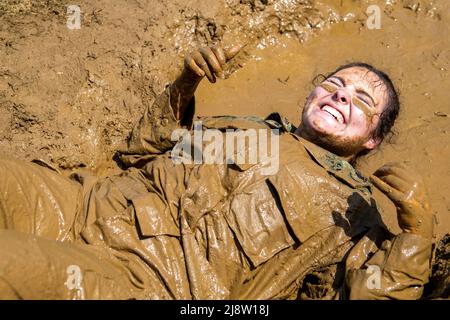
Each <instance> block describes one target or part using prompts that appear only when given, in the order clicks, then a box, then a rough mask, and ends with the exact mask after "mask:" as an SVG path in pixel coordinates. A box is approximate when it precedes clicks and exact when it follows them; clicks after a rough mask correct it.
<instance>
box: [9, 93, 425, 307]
mask: <svg viewBox="0 0 450 320" xmlns="http://www.w3.org/2000/svg"><path fill="white" fill-rule="evenodd" d="M169 101H170V97H169V91H168V89H166V91H164V92H163V93H162V94H161V95H160V96H159V97H158V98H157V99H156V100H155V102H154V103H153V105H151V106H149V107H148V108H147V110H146V111H145V113H144V115H143V117H142V118H141V119H140V121H139V123H138V124H137V126H136V127H135V128H134V129H133V131H132V134H131V137H130V140H129V143H128V148H127V150H125V151H122V152H121V153H120V158H121V160H122V162H123V163H124V164H125V165H126V166H127V169H126V170H125V171H124V172H123V173H121V174H119V175H115V176H111V177H107V178H104V179H96V178H95V177H92V176H87V175H81V174H76V175H73V176H72V177H71V180H69V179H66V178H64V177H63V176H61V175H59V174H58V173H57V172H54V171H51V170H49V169H48V168H44V167H40V166H38V165H36V164H25V163H22V162H17V161H11V160H6V159H3V160H1V161H0V171H1V172H2V173H1V174H2V177H7V178H5V179H4V180H3V181H2V182H1V183H2V185H1V186H0V192H1V194H0V196H1V198H0V204H1V207H0V228H1V229H15V230H2V231H0V256H1V257H2V259H0V292H4V293H3V297H23V298H63V299H68V298H87V299H103V298H116V299H131V298H134V299H297V298H304V299H308V298H322V299H333V298H345V299H348V298H351V299H366V298H367V299H371V298H381V299H383V298H399V299H416V298H419V297H420V296H421V294H422V291H423V285H424V284H425V283H426V282H427V280H428V277H429V273H430V259H431V253H432V243H431V241H429V240H427V239H425V238H422V237H420V236H418V235H414V234H409V233H401V234H399V235H396V236H394V235H392V234H391V233H389V232H388V231H387V228H386V227H385V226H384V224H383V222H382V219H381V216H380V211H379V210H378V208H377V206H376V203H375V200H374V199H373V197H372V194H371V192H372V190H371V188H372V186H371V184H370V183H369V182H368V181H367V179H365V178H364V177H362V176H361V175H360V174H359V173H358V172H357V171H356V170H355V169H354V168H353V167H352V166H351V165H350V164H349V163H348V162H347V161H345V160H343V159H341V158H339V157H337V156H336V155H334V154H332V153H330V152H328V151H326V150H324V149H322V148H320V147H318V146H317V145H314V144H312V143H310V142H308V141H306V140H304V139H302V138H299V137H298V136H296V135H294V134H293V131H294V129H295V128H294V127H293V126H292V125H290V124H289V123H288V122H287V121H284V120H282V119H281V117H280V116H279V115H278V114H272V115H271V116H269V117H268V118H267V119H260V118H256V117H229V116H226V117H208V118H202V124H203V127H204V128H205V129H206V128H215V129H218V130H221V131H225V130H226V129H229V128H239V129H244V130H245V129H250V128H252V129H264V128H265V129H270V128H272V129H273V128H276V129H279V130H280V135H279V147H280V166H279V170H278V172H277V173H276V174H274V175H270V176H265V175H263V174H262V173H261V165H260V164H254V165H248V164H247V165H241V164H215V165H207V164H175V163H174V162H173V161H172V159H171V158H170V152H169V151H170V150H171V149H172V148H173V146H174V143H175V142H173V141H171V140H170V137H171V134H172V132H173V130H175V129H177V128H180V127H190V126H191V125H192V120H193V114H194V101H191V103H190V106H189V107H188V113H187V116H186V117H185V118H184V119H183V121H181V122H179V121H176V119H175V117H174V115H173V112H172V109H171V106H170V102H169ZM5 181H6V182H5ZM19 191H20V192H19ZM15 192H18V193H19V194H20V197H22V199H20V197H19V196H16V193H15ZM12 194H14V196H11V195H12ZM18 231H22V232H23V233H20V232H18ZM55 240H58V241H55ZM72 265H75V266H76V267H77V268H79V271H81V273H80V274H81V280H80V279H79V283H78V285H75V286H74V285H73V283H72V285H68V284H70V282H69V283H68V281H67V279H68V277H69V276H70V275H71V274H70V273H69V274H68V272H69V271H68V269H67V268H68V267H69V266H72ZM369 266H372V267H371V268H373V266H376V268H375V269H371V270H372V271H373V270H375V271H376V270H380V272H381V273H380V278H379V280H380V282H379V285H380V286H379V287H375V288H374V287H373V286H371V285H368V283H370V279H369V277H371V275H373V273H372V274H371V273H370V272H367V271H368V270H367V268H368V267H369ZM17 270H21V272H18V271H17ZM75 283H76V281H75ZM375 283H376V282H375ZM74 287H75V289H74ZM2 288H3V290H2ZM0 295H2V294H1V293H0Z"/></svg>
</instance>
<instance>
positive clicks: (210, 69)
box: [170, 46, 241, 120]
mask: <svg viewBox="0 0 450 320" xmlns="http://www.w3.org/2000/svg"><path fill="white" fill-rule="evenodd" d="M240 49H241V47H240V46H233V47H231V48H229V49H222V48H221V47H217V46H214V47H204V48H201V49H200V50H195V51H193V52H191V53H190V54H188V55H187V56H186V57H185V59H184V68H183V71H182V72H181V74H180V75H179V76H178V78H177V79H176V80H175V81H174V83H173V84H172V85H171V86H170V97H171V99H170V103H171V105H172V108H173V112H174V114H175V117H176V118H177V119H178V120H180V119H182V117H183V115H184V112H185V110H186V108H187V106H188V105H189V102H190V101H191V99H192V97H193V96H194V92H195V90H196V89H197V86H198V84H199V83H200V81H201V80H202V79H203V77H205V76H206V77H207V78H208V80H209V82H211V83H215V82H216V78H217V77H218V78H220V79H224V78H225V68H226V63H227V61H229V60H230V59H232V58H233V57H234V56H235V55H236V54H237V53H238V52H239V50H240Z"/></svg>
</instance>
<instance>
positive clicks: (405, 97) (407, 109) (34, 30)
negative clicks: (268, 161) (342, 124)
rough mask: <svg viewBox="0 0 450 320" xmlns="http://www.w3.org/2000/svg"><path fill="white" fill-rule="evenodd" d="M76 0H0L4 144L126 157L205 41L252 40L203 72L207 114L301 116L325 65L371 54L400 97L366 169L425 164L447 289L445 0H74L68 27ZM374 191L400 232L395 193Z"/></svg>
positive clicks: (54, 156)
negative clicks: (75, 17)
mask: <svg viewBox="0 0 450 320" xmlns="http://www.w3.org/2000/svg"><path fill="white" fill-rule="evenodd" d="M69 4H74V3H73V1H71V2H70V3H69V2H67V1H56V0H51V1H41V0H36V1H18V0H8V1H2V2H0V61H1V63H0V150H1V152H2V153H4V154H8V155H11V156H14V157H17V158H21V159H26V160H32V159H35V158H39V159H43V160H45V161H47V162H49V163H51V164H53V165H54V166H55V167H58V168H60V169H61V170H63V171H64V172H65V173H67V174H69V173H70V172H71V171H73V170H74V169H80V168H86V169H87V170H94V171H95V172H97V174H98V175H106V174H109V173H112V172H116V171H118V170H119V168H118V167H117V166H116V164H115V162H114V161H113V160H112V157H113V154H114V151H115V150H117V148H120V147H121V146H123V144H124V142H125V141H126V138H127V136H128V134H129V132H130V130H131V128H132V126H133V125H134V123H135V122H136V120H138V118H139V117H140V115H141V114H142V112H143V110H144V108H145V106H147V105H148V104H150V103H152V101H153V100H154V98H155V96H156V95H157V94H158V93H160V92H161V91H162V90H163V88H164V86H165V84H167V83H169V82H170V81H172V80H174V78H175V77H176V75H177V73H178V72H179V71H180V68H181V64H182V57H183V56H184V55H185V54H186V53H187V52H188V51H189V50H192V49H193V48H195V47H198V46H201V45H206V44H212V43H218V42H221V43H222V44H224V45H225V46H226V45H231V44H246V47H245V49H244V50H243V52H242V54H240V55H239V56H237V57H236V59H235V63H234V65H233V69H235V70H236V72H234V73H233V74H232V75H231V76H230V77H229V79H227V80H226V81H221V80H219V81H218V82H217V83H216V84H214V85H212V84H210V83H207V81H203V83H202V84H201V85H200V87H199V90H198V93H197V113H198V115H223V114H234V115H249V114H252V115H260V116H266V115H267V114H269V113H270V112H273V111H277V112H280V113H282V114H283V115H285V116H286V117H287V118H288V119H289V120H290V121H292V122H293V123H294V124H298V122H299V120H298V119H299V117H300V114H301V109H302V106H303V103H304V101H305V99H306V97H307V95H308V93H309V91H310V90H311V89H312V88H313V84H312V79H313V78H314V77H315V76H316V75H318V74H321V73H327V72H329V71H332V70H334V69H335V68H336V67H338V66H339V65H341V64H344V63H347V62H351V61H363V62H368V63H370V64H373V65H374V66H376V67H378V68H380V69H382V70H384V71H386V72H387V73H388V74H389V75H390V76H391V78H392V79H393V81H394V83H395V84H396V85H397V87H398V89H399V91H400V99H401V103H402V109H401V112H400V116H399V120H398V121H397V124H396V126H395V134H394V135H393V137H392V138H391V139H390V141H387V142H386V143H384V145H383V146H382V148H381V149H380V150H379V151H377V152H375V153H373V154H371V155H369V156H367V157H366V158H364V159H361V160H360V162H359V165H358V166H359V169H361V170H362V172H363V173H365V174H367V175H369V174H371V173H372V172H373V171H375V170H376V169H377V168H379V167H380V166H381V165H383V164H384V163H386V162H392V161H401V162H404V163H405V164H406V165H407V166H409V167H411V168H412V169H413V170H414V171H416V172H420V173H422V174H423V176H424V180H425V182H426V185H427V187H428V191H429V194H430V199H431V205H432V207H433V210H434V211H435V212H436V213H437V217H438V227H437V238H438V239H441V242H440V244H439V246H438V250H437V252H436V256H437V258H438V260H437V263H436V264H435V266H434V270H433V271H434V273H433V278H432V281H431V284H430V286H429V287H428V288H429V291H430V292H429V294H430V296H433V293H432V292H434V294H436V292H439V293H440V296H445V295H447V296H448V295H449V292H448V291H445V290H448V289H445V286H443V285H442V284H445V283H447V287H448V282H449V280H448V279H449V268H450V267H449V264H448V261H449V257H448V254H449V253H448V247H449V243H450V241H449V238H448V236H447V237H444V235H445V234H446V233H450V198H449V197H448V194H449V191H450V180H449V179H448V178H449V176H450V165H449V161H448V158H449V156H450V147H449V144H448V142H449V132H450V104H449V103H448V98H449V93H448V88H450V79H449V69H450V38H449V37H448V36H447V35H448V34H449V32H450V2H449V1H446V0H440V1H439V0H435V1H432V0H423V1H419V0H412V1H410V0H386V1H381V0H380V1H351V0H349V1H333V0H326V1H325V0H323V1H313V0H303V1H299V0H297V1H296V0H277V1H275V0H264V1H263V0H241V1H239V0H227V1H225V0H221V1H214V2H211V1H178V0H174V1H168V0H161V1H152V0H148V1H144V0H134V1H119V0H114V1H107V0H98V1H81V0H79V1H76V4H77V5H79V6H80V8H81V15H82V20H81V29H80V30H69V29H68V28H67V27H66V20H67V16H66V8H67V5H69ZM370 4H377V5H379V7H380V8H381V11H382V15H381V28H380V29H378V30H376V29H373V30H369V29H368V27H367V15H366V13H365V11H366V9H367V7H368V6H369V5H370ZM376 196H377V197H378V199H379V201H380V204H381V206H382V207H383V209H384V211H385V214H386V216H385V217H384V218H385V220H386V223H387V225H388V226H389V227H390V229H391V230H392V231H393V232H399V228H398V225H397V222H396V221H397V220H396V215H395V208H394V206H393V205H392V204H391V203H390V202H389V201H388V199H387V198H386V197H385V196H384V195H382V194H381V193H380V192H376ZM431 291H432V292H431Z"/></svg>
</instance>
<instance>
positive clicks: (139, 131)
mask: <svg viewBox="0 0 450 320" xmlns="http://www.w3.org/2000/svg"><path fill="white" fill-rule="evenodd" d="M240 49H241V47H240V46H233V47H231V48H229V49H222V48H220V47H205V48H201V49H198V50H194V51H193V52H191V53H189V54H188V55H186V57H185V59H184V68H183V70H182V72H181V73H180V75H179V76H178V77H177V78H176V80H175V81H174V82H173V83H172V84H171V85H169V86H167V87H166V89H165V90H164V92H163V93H161V94H160V95H159V96H158V97H157V98H156V99H155V101H154V102H153V104H151V105H149V106H148V107H147V108H146V109H145V111H144V114H143V116H142V117H141V119H140V120H139V122H138V123H137V125H136V126H135V127H134V128H133V130H132V132H131V136H130V138H129V140H128V144H127V148H126V149H125V150H120V151H119V155H120V158H121V160H122V162H123V163H124V164H125V165H126V166H133V165H137V163H138V162H140V161H145V159H147V158H151V157H154V156H155V155H158V154H162V153H165V152H166V151H168V150H170V149H171V148H173V146H174V145H175V143H176V141H172V140H171V136H172V133H173V132H174V130H176V129H179V128H183V127H184V128H189V127H190V125H191V123H192V120H193V117H194V113H195V112H194V109H195V102H194V93H195V90H196V89H197V86H198V85H199V83H200V81H201V80H202V79H203V77H205V76H206V77H207V78H208V80H209V81H210V82H211V83H215V82H216V78H217V77H219V78H224V72H225V71H226V64H227V61H229V60H230V59H232V58H233V57H234V56H235V55H236V54H237V53H238V52H239V50H240Z"/></svg>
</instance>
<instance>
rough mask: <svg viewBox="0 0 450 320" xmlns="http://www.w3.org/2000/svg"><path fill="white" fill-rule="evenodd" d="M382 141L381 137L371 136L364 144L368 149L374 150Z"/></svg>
mask: <svg viewBox="0 0 450 320" xmlns="http://www.w3.org/2000/svg"><path fill="white" fill-rule="evenodd" d="M380 143H381V139H380V138H373V137H372V138H370V139H369V140H367V141H366V143H364V144H363V147H364V148H366V149H368V150H373V149H375V148H376V147H378V145H379V144H380Z"/></svg>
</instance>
